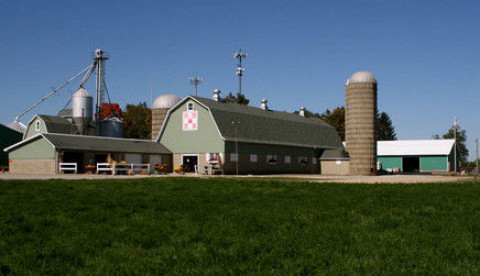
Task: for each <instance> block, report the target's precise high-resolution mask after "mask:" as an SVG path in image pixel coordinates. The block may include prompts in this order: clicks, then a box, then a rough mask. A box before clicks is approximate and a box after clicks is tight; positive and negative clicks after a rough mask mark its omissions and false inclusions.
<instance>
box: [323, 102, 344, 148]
mask: <svg viewBox="0 0 480 276" xmlns="http://www.w3.org/2000/svg"><path fill="white" fill-rule="evenodd" d="M320 119H322V120H324V121H325V122H327V123H328V124H329V125H331V126H333V127H334V128H335V129H336V130H337V133H338V136H340V139H342V141H345V108H344V107H337V108H335V109H334V110H333V111H331V112H330V110H328V109H327V110H326V111H325V112H324V113H322V114H320Z"/></svg>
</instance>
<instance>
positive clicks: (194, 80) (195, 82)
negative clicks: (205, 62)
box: [189, 77, 203, 97]
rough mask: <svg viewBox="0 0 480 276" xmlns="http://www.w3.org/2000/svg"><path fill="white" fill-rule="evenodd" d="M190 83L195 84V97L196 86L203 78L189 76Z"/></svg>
mask: <svg viewBox="0 0 480 276" xmlns="http://www.w3.org/2000/svg"><path fill="white" fill-rule="evenodd" d="M189 80H190V84H191V85H193V86H195V97H197V96H198V95H197V87H198V85H199V84H200V83H202V82H203V78H202V77H191V78H190V79H189Z"/></svg>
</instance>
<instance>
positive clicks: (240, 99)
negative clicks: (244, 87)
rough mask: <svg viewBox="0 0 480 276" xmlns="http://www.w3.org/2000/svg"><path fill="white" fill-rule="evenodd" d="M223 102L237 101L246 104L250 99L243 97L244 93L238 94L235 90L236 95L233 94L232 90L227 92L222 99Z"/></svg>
mask: <svg viewBox="0 0 480 276" xmlns="http://www.w3.org/2000/svg"><path fill="white" fill-rule="evenodd" d="M223 102H225V103H238V104H242V105H248V104H249V103H250V100H249V99H247V98H246V97H245V94H240V93H238V92H237V95H236V96H235V95H233V94H232V92H230V93H228V95H227V97H225V98H224V99H223Z"/></svg>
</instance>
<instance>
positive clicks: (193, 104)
mask: <svg viewBox="0 0 480 276" xmlns="http://www.w3.org/2000/svg"><path fill="white" fill-rule="evenodd" d="M190 104H191V105H192V109H190ZM194 110H195V103H194V102H187V110H186V111H194Z"/></svg>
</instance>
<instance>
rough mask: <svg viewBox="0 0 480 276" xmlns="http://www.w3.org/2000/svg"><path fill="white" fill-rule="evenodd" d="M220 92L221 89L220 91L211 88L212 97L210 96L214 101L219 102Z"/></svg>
mask: <svg viewBox="0 0 480 276" xmlns="http://www.w3.org/2000/svg"><path fill="white" fill-rule="evenodd" d="M221 92H222V91H220V90H219V89H215V90H213V97H212V99H213V100H214V101H217V102H219V101H220V93H221Z"/></svg>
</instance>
